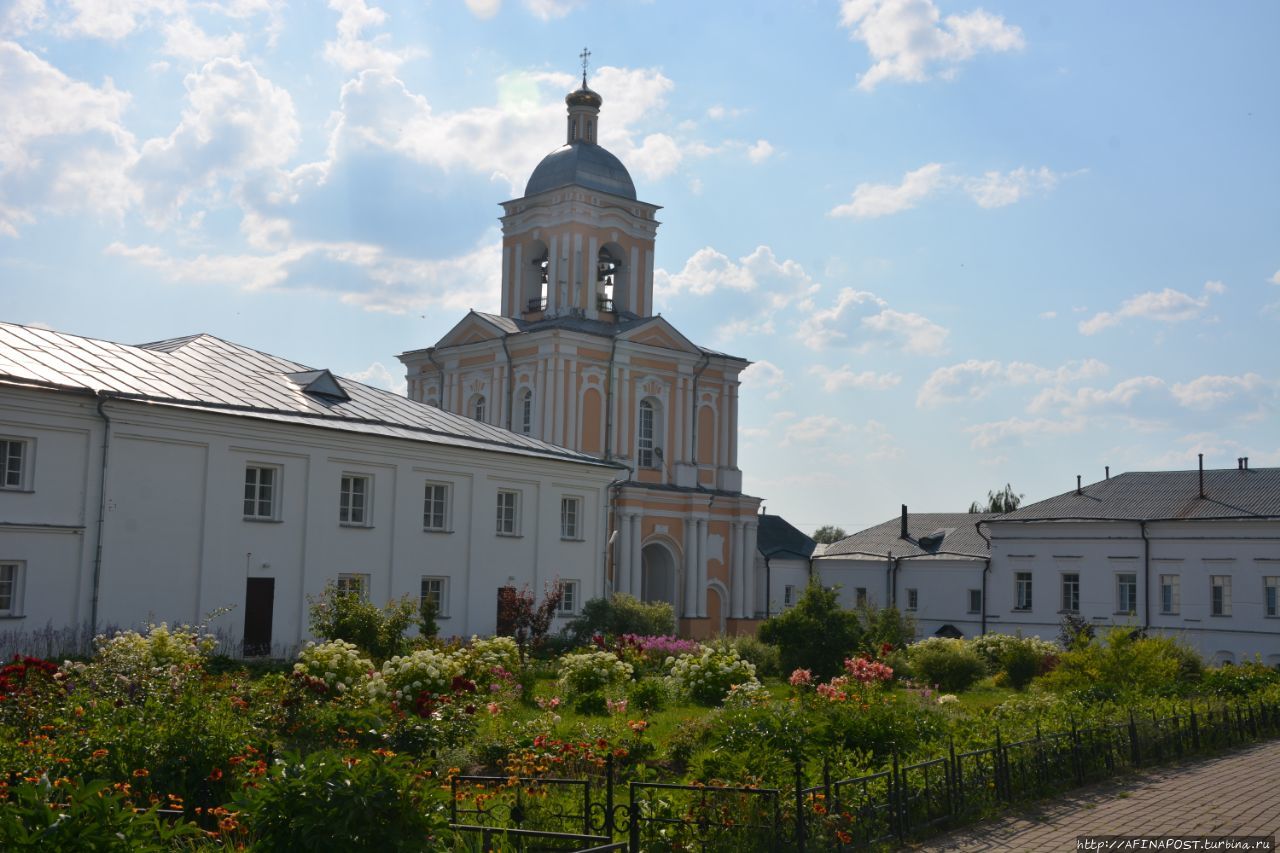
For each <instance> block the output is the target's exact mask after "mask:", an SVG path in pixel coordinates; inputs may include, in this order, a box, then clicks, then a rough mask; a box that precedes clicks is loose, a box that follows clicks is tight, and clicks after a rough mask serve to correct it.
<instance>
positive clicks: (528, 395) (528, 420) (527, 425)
mask: <svg viewBox="0 0 1280 853" xmlns="http://www.w3.org/2000/svg"><path fill="white" fill-rule="evenodd" d="M520 432H521V434H522V435H533V392H532V391H529V390H526V391H525V392H524V393H523V394H521V395H520Z"/></svg>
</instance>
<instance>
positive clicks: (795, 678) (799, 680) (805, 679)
mask: <svg viewBox="0 0 1280 853" xmlns="http://www.w3.org/2000/svg"><path fill="white" fill-rule="evenodd" d="M787 681H788V682H789V683H790V684H791V686H792V687H804V686H806V685H809V684H812V683H813V672H812V671H811V670H807V669H797V670H796V671H795V672H793V673H791V677H790V678H789V679H787Z"/></svg>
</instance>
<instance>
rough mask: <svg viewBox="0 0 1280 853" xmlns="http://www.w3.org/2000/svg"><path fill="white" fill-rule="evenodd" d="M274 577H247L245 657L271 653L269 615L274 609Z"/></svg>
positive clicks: (245, 595) (263, 655) (245, 594)
mask: <svg viewBox="0 0 1280 853" xmlns="http://www.w3.org/2000/svg"><path fill="white" fill-rule="evenodd" d="M275 600H276V579H275V578H248V579H247V580H246V581H245V587H244V649H243V654H244V656H245V657H247V658H250V657H265V656H266V655H269V654H271V616H272V612H273V611H274V609H275Z"/></svg>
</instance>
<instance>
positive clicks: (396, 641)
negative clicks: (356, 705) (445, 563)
mask: <svg viewBox="0 0 1280 853" xmlns="http://www.w3.org/2000/svg"><path fill="white" fill-rule="evenodd" d="M307 600H308V601H309V602H310V605H311V607H310V610H311V621H310V628H311V633H312V634H314V635H316V636H317V637H320V638H322V639H325V640H346V641H347V642H348V643H355V644H356V645H357V646H358V647H359V648H360V649H361V650H362V651H364V652H365V653H366V654H368V655H369V656H370V657H371V658H373V659H374V660H375V661H384V660H387V659H388V658H392V657H395V656H396V655H400V654H404V653H405V652H406V651H408V648H409V641H408V639H407V638H406V637H405V635H404V632H405V631H406V630H407V629H408V627H409V626H410V625H412V624H413V621H414V616H415V615H416V614H417V607H416V606H415V605H414V602H413V601H412V600H411V599H410V597H409V596H407V595H406V596H404V597H403V598H397V599H394V600H392V601H389V602H387V606H386V607H382V608H379V607H378V606H377V605H376V604H374V603H373V602H371V601H366V600H365V598H364V596H362V595H361V594H360V593H359V592H357V591H355V590H349V591H342V590H339V589H338V588H337V586H335V585H334V584H333V583H328V584H326V585H325V588H324V591H323V592H321V593H320V595H319V596H317V597H315V598H312V597H310V596H308V597H307Z"/></svg>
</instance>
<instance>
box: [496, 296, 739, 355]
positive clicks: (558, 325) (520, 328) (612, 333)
mask: <svg viewBox="0 0 1280 853" xmlns="http://www.w3.org/2000/svg"><path fill="white" fill-rule="evenodd" d="M471 313H473V314H475V315H476V316H477V317H480V318H481V319H483V320H485V321H486V322H489V323H492V324H493V325H494V326H496V327H497V328H498V329H500V330H501V331H502V332H503V333H505V334H508V335H514V334H517V333H520V332H541V331H543V330H546V329H564V330H566V331H570V332H581V333H582V334H584V335H596V336H597V337H601V338H612V337H616V336H618V335H620V334H622V333H623V332H629V331H631V330H632V329H638V328H640V327H641V326H644V325H646V324H648V323H652V322H654V321H655V320H657V319H658V318H657V317H638V316H636V315H634V314H633V315H629V316H628V315H625V314H624V315H623V316H620V317H619V318H618V321H617V322H616V323H606V322H605V321H603V320H591V319H588V318H586V317H578V316H574V315H572V314H563V315H561V316H558V317H544V318H542V319H541V320H523V319H516V318H515V317H504V316H502V315H501V314H489V313H487V312H485V311H476V310H475V309H474V308H473V309H472V310H471ZM693 345H694V346H695V347H698V350H699V351H700V352H702V353H703V354H705V355H709V356H712V357H714V358H725V359H728V360H730V361H742V362H745V361H747V359H745V358H743V357H742V356H740V355H730V354H729V353H726V352H720V351H719V350H713V349H708V348H707V347H704V346H698V345H697V344H693Z"/></svg>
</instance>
